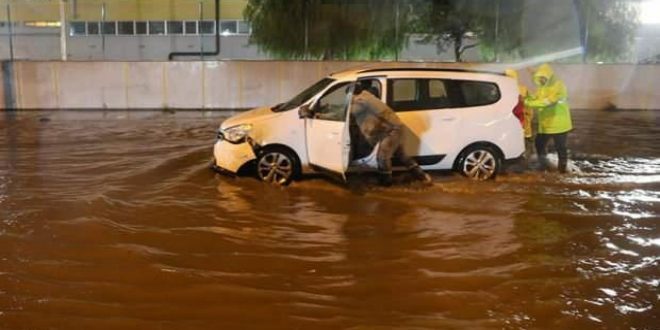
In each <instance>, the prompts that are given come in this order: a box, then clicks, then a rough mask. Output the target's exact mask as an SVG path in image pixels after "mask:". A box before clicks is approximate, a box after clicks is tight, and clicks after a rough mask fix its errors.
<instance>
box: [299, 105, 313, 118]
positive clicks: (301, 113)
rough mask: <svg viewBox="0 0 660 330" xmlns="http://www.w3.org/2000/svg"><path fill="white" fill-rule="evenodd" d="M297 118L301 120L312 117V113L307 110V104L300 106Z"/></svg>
mask: <svg viewBox="0 0 660 330" xmlns="http://www.w3.org/2000/svg"><path fill="white" fill-rule="evenodd" d="M298 117H299V118H301V119H302V118H312V117H314V112H313V111H312V109H310V108H309V104H304V105H301V106H300V109H298Z"/></svg>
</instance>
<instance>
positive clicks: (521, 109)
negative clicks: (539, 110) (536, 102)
mask: <svg viewBox="0 0 660 330" xmlns="http://www.w3.org/2000/svg"><path fill="white" fill-rule="evenodd" d="M513 115H514V116H516V118H518V120H520V125H521V126H523V127H524V126H525V106H524V104H523V99H522V96H521V97H519V98H518V104H516V106H515V107H514V108H513Z"/></svg>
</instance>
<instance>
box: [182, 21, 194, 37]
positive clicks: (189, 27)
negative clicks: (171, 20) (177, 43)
mask: <svg viewBox="0 0 660 330" xmlns="http://www.w3.org/2000/svg"><path fill="white" fill-rule="evenodd" d="M184 28H185V31H184V32H185V34H197V22H194V21H188V22H186V23H185V24H184Z"/></svg>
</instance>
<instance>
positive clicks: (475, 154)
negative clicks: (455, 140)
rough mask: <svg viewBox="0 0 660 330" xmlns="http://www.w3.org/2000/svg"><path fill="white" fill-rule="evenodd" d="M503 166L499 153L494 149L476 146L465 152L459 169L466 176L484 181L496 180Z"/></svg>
mask: <svg viewBox="0 0 660 330" xmlns="http://www.w3.org/2000/svg"><path fill="white" fill-rule="evenodd" d="M501 166H502V160H501V159H500V156H499V153H497V152H496V151H495V150H494V149H493V148H492V147H489V146H474V147H471V148H469V149H467V150H465V151H464V152H463V154H462V157H461V160H460V162H459V166H458V168H459V170H460V171H461V174H463V175H464V176H466V177H468V178H470V179H472V180H476V181H484V180H489V179H494V178H495V176H497V173H498V172H499V171H500V167H501Z"/></svg>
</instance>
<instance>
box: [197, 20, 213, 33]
mask: <svg viewBox="0 0 660 330" xmlns="http://www.w3.org/2000/svg"><path fill="white" fill-rule="evenodd" d="M199 33H200V34H214V33H215V21H201V22H199Z"/></svg>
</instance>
